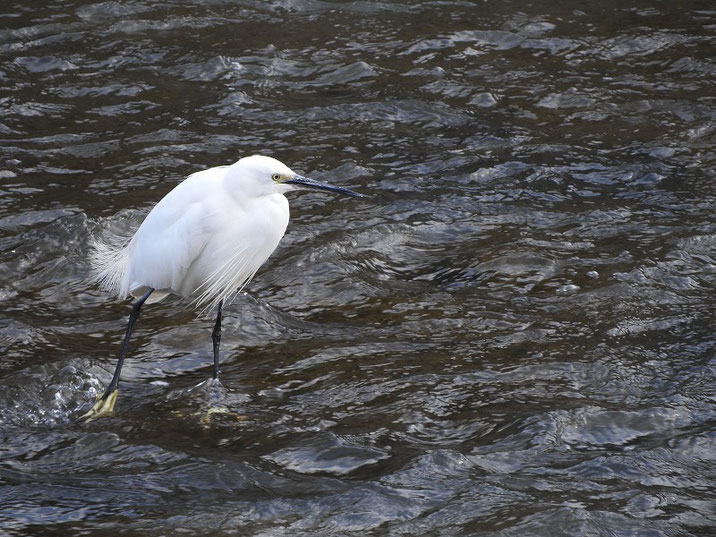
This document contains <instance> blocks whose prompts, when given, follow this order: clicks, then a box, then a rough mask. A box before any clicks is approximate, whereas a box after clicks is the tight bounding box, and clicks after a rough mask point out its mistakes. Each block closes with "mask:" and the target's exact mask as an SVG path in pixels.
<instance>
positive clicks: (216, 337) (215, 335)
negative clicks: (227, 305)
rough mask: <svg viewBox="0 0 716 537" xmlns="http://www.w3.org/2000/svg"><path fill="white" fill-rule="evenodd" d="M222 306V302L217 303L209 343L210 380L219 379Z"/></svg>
mask: <svg viewBox="0 0 716 537" xmlns="http://www.w3.org/2000/svg"><path fill="white" fill-rule="evenodd" d="M223 306H224V301H223V300H220V301H219V308H218V311H217V312H216V323H215V324H214V330H213V331H212V332H211V341H212V343H213V344H214V374H213V376H212V378H213V379H214V380H216V379H218V378H219V344H220V343H221V310H222V308H223Z"/></svg>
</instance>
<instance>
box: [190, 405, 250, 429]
mask: <svg viewBox="0 0 716 537" xmlns="http://www.w3.org/2000/svg"><path fill="white" fill-rule="evenodd" d="M216 414H222V415H224V416H228V417H229V418H233V419H234V420H235V421H246V419H247V417H246V416H245V415H244V414H239V413H238V412H232V411H231V410H229V409H228V408H226V407H221V406H213V407H211V408H210V409H209V410H207V411H206V414H204V417H202V418H201V419H200V420H199V421H200V422H201V424H202V425H204V427H208V426H209V425H211V420H212V417H213V416H214V415H216Z"/></svg>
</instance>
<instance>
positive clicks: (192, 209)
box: [127, 200, 209, 295]
mask: <svg viewBox="0 0 716 537" xmlns="http://www.w3.org/2000/svg"><path fill="white" fill-rule="evenodd" d="M162 201H163V200H162ZM206 212H207V211H206V207H204V206H203V205H202V204H200V203H190V204H188V205H185V207H183V210H181V211H170V210H166V209H165V208H164V207H160V206H159V204H158V205H157V206H156V207H155V208H154V209H153V210H152V212H151V213H150V214H149V215H148V216H147V218H146V220H145V221H144V222H143V223H142V226H141V227H140V228H139V230H137V233H136V235H135V236H134V239H133V240H132V243H131V244H130V246H129V248H130V253H129V255H130V259H131V264H130V270H129V273H128V278H127V284H128V290H129V291H131V290H132V289H134V288H136V287H140V286H149V287H154V288H155V289H157V290H167V291H171V292H172V293H175V294H178V295H186V294H187V288H188V287H190V285H189V282H188V281H187V279H186V277H187V273H188V270H189V267H191V265H192V263H194V261H195V260H196V259H197V258H198V257H199V256H200V255H201V254H202V252H203V251H204V248H206V244H207V240H208V236H209V229H208V227H207V226H206V224H205V222H206V220H207V217H208V215H207V214H206Z"/></svg>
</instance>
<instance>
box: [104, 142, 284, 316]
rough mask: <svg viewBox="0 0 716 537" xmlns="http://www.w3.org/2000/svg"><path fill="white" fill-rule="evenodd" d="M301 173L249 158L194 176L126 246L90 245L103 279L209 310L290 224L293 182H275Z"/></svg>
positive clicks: (108, 284) (137, 293) (114, 287)
mask: <svg viewBox="0 0 716 537" xmlns="http://www.w3.org/2000/svg"><path fill="white" fill-rule="evenodd" d="M275 175H278V176H279V177H282V178H284V177H285V178H290V177H293V176H295V175H296V174H295V173H294V172H292V171H291V169H290V168H288V167H287V166H285V165H284V164H282V163H281V162H279V161H278V160H276V159H273V158H270V157H262V156H252V157H247V158H243V159H241V160H239V161H238V162H236V163H235V164H233V165H232V166H219V167H216V168H210V169H208V170H204V171H201V172H197V173H195V174H193V175H190V176H189V177H188V178H187V179H185V180H184V181H183V182H181V183H180V184H179V185H177V186H176V187H175V188H174V189H173V190H172V191H171V192H169V194H167V195H166V196H165V197H164V198H163V199H162V200H161V201H159V203H157V204H156V205H155V206H154V208H153V209H152V210H151V212H150V213H149V214H148V215H147V217H146V218H145V220H144V222H142V225H141V226H139V229H138V230H137V231H136V233H135V234H134V237H132V240H131V241H130V242H129V244H127V245H126V246H119V245H113V244H108V243H103V242H99V241H98V242H95V243H94V244H93V249H92V254H91V261H92V265H93V267H94V271H95V275H96V278H97V279H98V281H99V282H100V284H101V285H102V286H103V287H105V288H106V289H108V290H110V291H111V292H114V293H117V294H118V295H119V297H120V298H126V297H127V296H128V295H132V296H134V297H136V298H139V297H141V296H142V295H143V294H144V293H145V292H146V291H147V290H148V289H150V288H154V289H155V291H154V292H153V293H152V294H151V295H150V296H149V298H148V299H147V303H152V302H158V301H160V300H162V299H163V298H165V297H166V296H167V295H168V294H175V295H179V296H183V297H186V298H191V299H192V300H193V301H194V302H195V304H196V306H197V307H199V308H201V309H210V308H212V307H215V306H216V305H217V304H218V303H219V301H221V300H229V299H230V298H231V297H232V295H234V294H235V293H236V292H237V291H238V290H240V289H241V287H243V286H244V285H246V283H248V282H249V281H250V280H251V278H252V277H253V275H254V274H255V273H256V271H257V270H258V269H259V267H260V266H261V265H263V264H264V263H265V262H266V260H267V259H268V258H269V256H270V255H271V253H272V252H273V251H274V250H275V249H276V247H277V246H278V243H279V241H280V240H281V237H283V235H284V233H285V231H286V226H287V225H288V218H289V208H288V200H287V199H286V197H285V196H284V195H283V192H285V191H286V190H289V189H290V188H291V187H290V185H289V184H286V183H285V182H280V181H276V180H273V179H272V177H273V176H275Z"/></svg>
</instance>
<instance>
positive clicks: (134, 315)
mask: <svg viewBox="0 0 716 537" xmlns="http://www.w3.org/2000/svg"><path fill="white" fill-rule="evenodd" d="M152 291H154V289H149V291H147V292H146V293H144V295H142V297H141V298H140V299H139V300H137V301H136V302H135V303H134V304H132V311H131V312H130V313H129V323H128V324H127V333H126V334H124V343H122V351H121V352H120V353H119V361H118V362H117V367H116V369H115V370H114V376H113V377H112V380H111V381H110V383H109V386H107V389H106V390H105V392H104V395H103V396H102V399H107V398H108V397H109V396H110V395H111V394H112V392H113V391H114V390H116V389H117V385H118V384H119V374H120V373H121V372H122V365H123V364H124V357H125V356H127V349H128V348H129V338H130V337H131V336H132V328H134V323H136V322H137V319H139V310H140V309H142V305H143V304H144V303H145V302H146V300H147V299H148V298H149V295H151V294H152Z"/></svg>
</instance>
